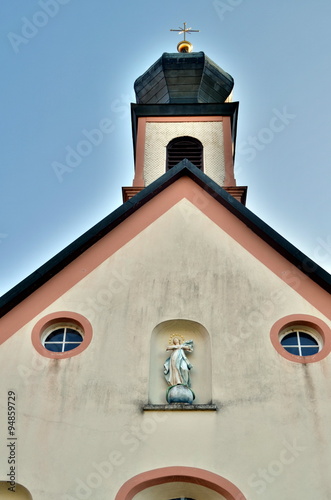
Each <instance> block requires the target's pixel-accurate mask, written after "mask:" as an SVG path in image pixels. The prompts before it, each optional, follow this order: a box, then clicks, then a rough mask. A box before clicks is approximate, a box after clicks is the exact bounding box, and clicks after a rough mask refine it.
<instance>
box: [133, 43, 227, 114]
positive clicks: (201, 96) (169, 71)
mask: <svg viewBox="0 0 331 500" xmlns="http://www.w3.org/2000/svg"><path fill="white" fill-rule="evenodd" d="M233 85H234V81H233V78H232V76H231V75H229V74H228V73H226V72H225V71H223V69H222V68H220V67H219V66H217V64H215V63H214V62H213V61H212V60H211V59H209V58H208V57H207V56H206V55H205V53H204V52H191V53H189V54H185V53H174V54H169V53H167V52H165V53H164V54H163V55H162V56H161V57H160V59H158V60H157V61H156V62H155V63H154V64H153V65H152V66H151V67H150V68H149V69H148V70H147V71H146V72H145V73H144V74H143V75H142V76H140V77H139V78H137V80H136V81H135V84H134V89H135V92H136V98H137V103H138V104H167V103H197V102H198V103H223V102H225V101H226V99H227V98H228V97H229V95H230V93H231V91H232V88H233Z"/></svg>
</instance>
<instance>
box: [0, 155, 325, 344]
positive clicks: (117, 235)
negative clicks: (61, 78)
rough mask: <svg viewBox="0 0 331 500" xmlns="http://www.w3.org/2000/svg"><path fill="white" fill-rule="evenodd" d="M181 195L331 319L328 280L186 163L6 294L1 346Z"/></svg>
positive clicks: (0, 305)
mask: <svg viewBox="0 0 331 500" xmlns="http://www.w3.org/2000/svg"><path fill="white" fill-rule="evenodd" d="M182 198H187V199H188V200H189V201H190V202H191V203H192V204H194V205H195V206H196V207H197V208H198V209H199V210H201V211H202V212H203V213H204V214H205V215H207V216H208V217H209V218H210V219H211V220H213V222H215V223H216V224H218V225H219V226H220V227H221V228H222V229H223V230H225V231H226V232H227V233H228V234H229V235H230V236H231V237H232V238H234V239H235V240H236V241H237V242H238V243H239V244H240V245H242V246H243V247H245V248H246V249H247V250H248V251H249V252H250V253H251V254H253V255H254V256H255V257H256V258H257V259H259V260H260V261H261V262H262V263H263V264H264V265H266V266H267V267H269V268H270V269H271V270H272V271H273V272H274V273H275V274H277V275H278V276H279V277H280V278H281V279H282V280H283V281H285V282H286V283H287V284H288V285H289V286H291V287H292V288H294V289H295V290H296V291H297V292H298V293H299V294H301V295H302V296H303V297H304V298H305V299H306V300H308V301H309V302H310V303H311V304H313V305H314V306H315V307H316V308H317V309H319V310H320V311H321V312H322V313H323V314H325V316H327V317H329V318H331V312H330V307H329V302H330V297H329V293H330V291H331V276H330V275H329V274H328V273H326V272H325V271H324V270H323V269H322V268H320V267H319V266H318V265H317V264H315V263H314V262H313V261H312V260H310V259H309V258H308V257H307V256H305V255H304V254H303V253H302V252H300V251H299V250H298V249H296V248H295V247H294V246H293V245H291V244H290V243H289V242H288V241H287V240H285V239H284V238H283V237H281V236H280V235H279V234H278V233H276V232H275V231H274V230H273V229H271V228H270V227H269V226H268V225H267V224H265V223H264V222H263V221H261V219H259V218H258V217H257V216H255V215H254V214H253V213H252V212H250V210H248V209H247V208H246V207H244V206H243V205H242V204H241V203H239V202H238V201H237V200H235V199H234V198H233V197H232V196H231V195H230V194H228V193H227V192H226V191H225V190H224V189H222V188H221V187H220V186H218V185H217V184H216V183H215V182H213V181H212V180H211V179H210V178H209V177H207V176H206V175H205V174H203V173H202V172H201V171H200V170H199V169H197V168H196V167H195V166H194V165H192V164H191V163H190V162H189V161H188V160H183V161H182V162H180V163H179V164H178V165H177V166H176V167H174V168H172V169H171V170H169V171H168V172H167V173H165V174H164V175H163V176H162V177H160V178H159V179H157V180H156V181H155V182H153V183H152V184H151V185H149V186H148V187H146V188H145V189H144V190H143V191H141V192H140V193H138V194H137V195H136V196H134V197H133V198H131V199H130V200H129V201H127V202H126V203H124V204H123V205H122V206H120V207H119V208H118V209H117V210H115V211H114V212H113V213H112V214H110V215H109V216H108V217H106V218H105V219H103V220H102V221H101V222H99V223H98V224H97V225H95V226H94V227H93V228H92V229H90V230H89V231H87V232H86V233H85V234H84V235H82V236H81V237H80V238H78V239H77V240H76V241H74V242H73V243H72V244H70V245H69V246H68V247H67V248H65V249H64V250H63V251H61V252H60V253H59V254H57V255H56V256H55V257H53V258H52V259H51V260H50V261H48V262H47V263H46V264H44V265H43V266H41V267H40V268H39V269H38V270H37V271H35V272H34V273H33V274H31V275H30V276H29V277H28V278H26V279H25V280H23V281H22V282H21V283H20V284H19V285H17V286H16V287H14V288H13V289H12V290H10V291H9V292H8V293H6V294H5V295H4V296H3V297H2V299H1V300H0V308H1V316H3V318H2V319H1V320H0V332H1V333H0V335H1V338H0V343H1V342H4V341H5V340H6V339H7V338H9V336H11V335H12V334H13V333H15V331H17V330H18V329H19V328H20V327H21V326H23V325H24V324H25V323H26V322H28V321H29V320H31V319H32V318H33V317H34V316H35V315H37V314H38V313H40V312H41V311H42V310H43V309H44V308H46V307H47V306H48V305H49V304H51V303H52V302H54V300H56V299H57V298H58V297H60V296H61V295H62V294H63V293H65V292H66V291H67V290H69V289H70V288H71V287H73V286H74V285H75V284H76V283H77V282H79V281H80V280H81V279H83V278H84V277H85V276H86V275H87V274H88V273H90V272H91V271H93V269H95V268H96V267H97V266H98V265H100V264H101V263H102V262H103V261H104V260H105V259H107V258H108V257H109V256H110V255H112V254H113V253H115V252H116V251H117V250H119V249H120V248H121V247H122V246H123V245H125V244H126V243H127V242H128V241H130V240H131V239H132V238H134V236H136V235H137V234H139V233H140V232H141V231H142V230H143V229H145V228H146V227H147V226H149V225H150V224H151V223H152V222H154V221H155V220H156V219H158V218H159V217H160V216H161V215H162V214H164V213H165V212H166V211H167V210H169V209H170V208H171V207H172V206H173V205H175V204H176V203H178V202H179V201H180V200H181V199H182ZM270 247H272V249H273V250H271V248H270Z"/></svg>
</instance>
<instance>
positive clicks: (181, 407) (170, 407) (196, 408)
mask: <svg viewBox="0 0 331 500" xmlns="http://www.w3.org/2000/svg"><path fill="white" fill-rule="evenodd" d="M142 409H143V411H169V410H170V411H174V410H175V411H176V410H177V411H182V410H184V411H187V410H189V411H217V410H218V407H217V406H216V405H213V404H207V405H206V404H201V405H199V404H198V405H193V404H187V403H172V404H166V405H153V404H147V405H144V406H143V407H142Z"/></svg>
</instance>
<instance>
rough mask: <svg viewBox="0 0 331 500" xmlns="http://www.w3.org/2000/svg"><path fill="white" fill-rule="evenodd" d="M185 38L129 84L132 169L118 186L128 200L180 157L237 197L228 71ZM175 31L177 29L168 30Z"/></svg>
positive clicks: (241, 194)
mask: <svg viewBox="0 0 331 500" xmlns="http://www.w3.org/2000/svg"><path fill="white" fill-rule="evenodd" d="M181 30H182V31H180V33H184V40H183V41H182V42H180V43H179V44H178V45H177V50H178V52H177V53H164V54H163V55H162V56H161V57H160V58H159V59H158V60H157V61H156V62H155V63H154V64H153V65H152V66H151V67H150V68H149V69H148V70H147V71H146V72H145V73H144V74H143V75H141V76H140V77H139V78H137V80H136V81H135V84H134V89H135V94H136V101H137V102H136V104H132V105H131V112H132V130H133V145H134V161H135V175H134V179H133V184H132V187H124V188H123V201H127V200H128V199H130V198H131V197H132V196H134V195H135V194H136V193H138V192H139V191H141V190H142V189H143V188H144V187H146V186H148V185H149V184H151V183H152V182H154V181H155V180H156V179H158V178H159V177H161V176H162V175H163V174H165V173H166V172H167V171H168V170H170V169H171V168H173V167H174V166H175V165H177V164H178V163H179V162H180V161H182V160H184V159H185V158H186V159H188V160H189V161H190V162H191V163H193V164H194V165H195V166H196V167H197V168H199V169H200V170H201V171H202V172H203V173H204V174H206V175H207V176H208V177H210V178H211V179H212V180H213V181H215V182H216V183H217V184H218V185H219V186H221V187H223V188H224V189H225V190H226V191H228V192H229V193H230V194H231V195H233V196H234V197H235V198H237V199H238V200H239V201H241V202H242V203H245V199H246V190H247V188H246V187H241V186H236V180H235V177H234V155H235V142H236V129H237V114H238V105H239V104H238V103H237V102H232V100H231V94H232V89H233V85H234V81H233V78H232V76H231V75H229V74H228V73H226V72H225V71H224V70H223V69H222V68H220V67H219V66H218V65H217V64H215V63H214V62H213V61H212V60H211V59H209V58H208V57H207V56H206V55H205V53H204V52H193V46H192V44H191V43H190V42H189V41H187V40H186V37H185V35H186V33H190V32H191V31H197V30H191V29H190V28H189V29H187V28H186V23H184V28H181ZM171 31H179V30H171Z"/></svg>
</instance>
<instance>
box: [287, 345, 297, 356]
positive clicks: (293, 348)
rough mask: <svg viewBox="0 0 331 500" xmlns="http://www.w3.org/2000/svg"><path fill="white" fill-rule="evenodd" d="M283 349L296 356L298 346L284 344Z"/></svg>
mask: <svg viewBox="0 0 331 500" xmlns="http://www.w3.org/2000/svg"><path fill="white" fill-rule="evenodd" d="M284 349H285V350H286V351H287V352H289V353H291V354H295V355H296V356H299V347H288V346H287V347H286V346H284Z"/></svg>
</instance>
